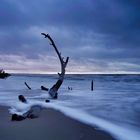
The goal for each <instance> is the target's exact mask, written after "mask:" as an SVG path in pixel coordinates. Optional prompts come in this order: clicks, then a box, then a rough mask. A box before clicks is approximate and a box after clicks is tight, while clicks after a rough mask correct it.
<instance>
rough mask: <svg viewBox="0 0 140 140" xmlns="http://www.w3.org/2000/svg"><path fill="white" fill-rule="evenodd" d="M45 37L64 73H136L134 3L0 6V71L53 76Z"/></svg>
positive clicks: (137, 12) (48, 1) (139, 10)
mask: <svg viewBox="0 0 140 140" xmlns="http://www.w3.org/2000/svg"><path fill="white" fill-rule="evenodd" d="M41 32H45V33H49V34H50V35H51V37H52V38H53V39H54V41H55V43H56V46H57V47H58V48H59V50H60V51H61V54H62V55H63V56H64V57H67V56H69V57H70V61H69V63H68V67H67V72H69V73H140V1H139V0H1V1H0V68H3V69H4V70H6V71H7V72H15V73H17V72H18V73H23V72H29V73H49V72H56V73H57V72H58V71H59V70H60V64H59V61H58V58H57V55H56V53H55V52H54V49H53V48H52V47H51V46H50V45H49V42H48V40H47V39H44V38H43V36H41V35H40V33H41Z"/></svg>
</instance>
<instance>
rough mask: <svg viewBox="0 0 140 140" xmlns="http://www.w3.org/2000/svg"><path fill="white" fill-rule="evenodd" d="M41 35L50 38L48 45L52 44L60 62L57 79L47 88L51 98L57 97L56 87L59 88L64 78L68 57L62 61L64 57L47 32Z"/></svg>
mask: <svg viewBox="0 0 140 140" xmlns="http://www.w3.org/2000/svg"><path fill="white" fill-rule="evenodd" d="M41 34H42V35H44V37H45V38H48V39H49V40H50V42H51V43H50V45H52V46H53V48H54V49H55V52H56V53H57V55H58V58H59V60H60V64H61V73H58V76H59V78H58V80H57V82H56V83H55V84H54V85H53V86H52V87H51V88H50V89H49V94H50V96H51V97H52V98H53V99H56V98H57V94H58V93H57V92H58V89H59V88H60V86H61V85H62V83H63V80H64V76H65V69H66V66H67V63H68V61H69V57H67V58H66V60H65V61H64V58H63V57H62V56H61V53H60V52H59V51H58V49H57V47H56V45H55V43H54V41H53V39H52V38H51V37H50V35H49V34H45V33H41Z"/></svg>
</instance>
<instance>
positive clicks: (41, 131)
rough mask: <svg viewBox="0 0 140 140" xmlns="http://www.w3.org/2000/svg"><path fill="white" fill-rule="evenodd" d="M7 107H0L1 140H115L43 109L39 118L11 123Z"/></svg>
mask: <svg viewBox="0 0 140 140" xmlns="http://www.w3.org/2000/svg"><path fill="white" fill-rule="evenodd" d="M10 117H11V115H10V114H9V112H8V107H4V106H0V136H1V138H2V139H3V140H19V139H20V140H25V139H27V140H28V139H30V140H40V139H48V140H58V139H60V140H66V139H67V140H93V139H95V140H115V138H113V137H112V136H111V135H110V134H108V133H107V132H104V131H102V130H98V129H95V128H94V127H91V126H89V125H86V124H84V123H81V122H79V121H77V120H74V119H71V118H69V117H67V116H65V115H64V114H63V113H61V112H59V111H56V110H54V109H43V110H42V112H41V114H40V116H39V118H35V119H25V120H22V121H11V120H10V119H11V118H10Z"/></svg>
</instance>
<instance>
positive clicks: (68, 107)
mask: <svg viewBox="0 0 140 140" xmlns="http://www.w3.org/2000/svg"><path fill="white" fill-rule="evenodd" d="M57 78H58V76H57V75H12V76H10V77H9V78H7V79H6V80H3V79H0V104H1V105H6V106H12V107H13V106H14V107H17V108H19V109H21V110H23V111H26V110H27V109H28V108H29V106H31V105H33V104H39V105H41V106H43V107H46V108H54V109H57V110H59V111H61V112H63V113H64V114H65V115H67V116H69V117H72V118H74V119H77V120H79V121H82V122H84V123H87V124H89V125H91V126H94V127H96V129H103V130H105V131H107V132H109V133H110V134H112V135H113V136H114V137H115V138H116V139H118V140H139V139H140V75H66V78H65V80H64V83H63V85H62V86H61V88H60V90H59V94H58V99H57V100H51V102H50V103H45V102H44V101H45V99H47V98H50V97H49V95H48V93H47V92H46V91H42V90H40V86H41V85H43V86H46V87H48V88H50V87H51V86H52V85H53V84H54V83H55V82H56V81H57ZM91 80H93V81H94V90H93V91H91V90H90V88H91ZM24 82H27V83H28V84H29V85H30V87H31V88H32V90H28V89H27V87H26V86H25V85H24ZM68 87H72V90H68ZM20 94H22V95H24V96H25V97H26V98H27V100H28V101H29V106H26V107H25V106H23V105H20V103H19V101H18V98H17V97H18V95H20Z"/></svg>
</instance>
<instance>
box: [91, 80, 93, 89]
mask: <svg viewBox="0 0 140 140" xmlns="http://www.w3.org/2000/svg"><path fill="white" fill-rule="evenodd" d="M91 91H93V80H92V81H91Z"/></svg>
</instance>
